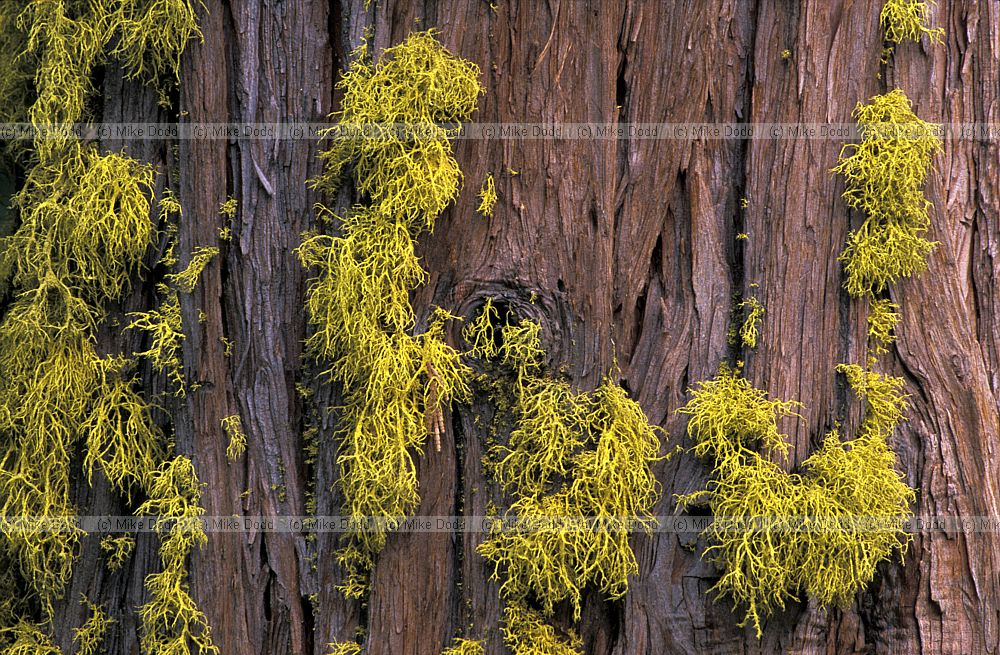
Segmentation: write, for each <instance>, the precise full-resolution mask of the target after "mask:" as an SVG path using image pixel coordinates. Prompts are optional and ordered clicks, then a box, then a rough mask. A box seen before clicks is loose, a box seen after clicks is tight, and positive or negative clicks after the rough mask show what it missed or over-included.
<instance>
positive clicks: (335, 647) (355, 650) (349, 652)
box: [326, 641, 364, 655]
mask: <svg viewBox="0 0 1000 655" xmlns="http://www.w3.org/2000/svg"><path fill="white" fill-rule="evenodd" d="M326 647H327V648H329V649H330V650H329V652H327V654H326V655H361V653H363V652H364V650H363V649H362V648H361V644H359V643H356V642H353V641H335V642H332V643H329V644H327V645H326Z"/></svg>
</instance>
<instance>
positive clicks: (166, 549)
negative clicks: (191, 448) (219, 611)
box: [136, 456, 219, 655]
mask: <svg viewBox="0 0 1000 655" xmlns="http://www.w3.org/2000/svg"><path fill="white" fill-rule="evenodd" d="M148 494H149V499H148V500H147V501H146V502H144V503H143V504H142V505H141V506H140V507H139V509H138V510H137V511H136V513H137V514H140V515H154V516H157V517H158V518H157V520H156V523H155V527H156V531H157V533H158V534H159V535H160V560H161V562H162V564H163V570H162V571H161V572H160V573H153V574H150V575H149V576H147V577H146V589H147V590H148V591H149V600H148V601H147V602H146V603H145V604H143V605H142V607H140V608H139V617H140V619H141V621H142V632H141V635H140V638H139V641H140V645H141V646H142V650H143V652H145V653H149V654H150V655H174V654H178V655H189V654H190V653H192V652H195V653H199V654H200V655H209V654H211V653H215V654H216V655H218V652H219V649H218V648H217V647H216V646H215V645H214V644H213V643H212V631H211V628H210V627H209V625H208V621H207V620H206V618H205V615H204V613H202V611H201V610H200V609H198V606H197V605H196V604H195V602H194V599H192V598H191V595H190V592H189V589H188V581H187V578H188V573H187V559H188V556H189V555H190V554H191V551H192V550H193V549H194V548H195V547H199V548H200V547H202V546H204V545H205V543H206V542H207V537H206V536H205V531H204V529H203V528H202V524H201V520H200V517H201V516H202V514H204V513H205V510H204V509H203V508H202V507H201V505H200V499H201V483H200V482H199V481H198V476H197V474H196V473H195V470H194V466H193V465H192V463H191V460H190V459H188V458H187V457H184V456H177V457H175V458H174V459H172V460H169V461H167V462H165V463H164V464H163V465H162V466H161V467H160V468H159V469H157V470H155V471H153V472H151V473H150V479H149V484H148ZM192 646H194V647H195V649H196V650H193V649H192Z"/></svg>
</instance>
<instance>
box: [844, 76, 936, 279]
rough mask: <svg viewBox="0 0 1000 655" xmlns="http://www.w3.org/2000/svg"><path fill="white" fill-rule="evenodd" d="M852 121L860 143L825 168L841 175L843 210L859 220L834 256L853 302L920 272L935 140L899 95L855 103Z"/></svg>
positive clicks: (926, 246)
mask: <svg viewBox="0 0 1000 655" xmlns="http://www.w3.org/2000/svg"><path fill="white" fill-rule="evenodd" d="M854 117H855V119H856V120H857V121H858V124H859V125H860V126H861V130H862V139H861V143H856V144H849V145H846V146H844V150H843V151H842V152H841V155H840V161H839V163H838V164H837V166H836V167H835V168H834V169H833V170H834V172H835V173H839V174H841V175H843V176H844V179H845V182H846V189H845V191H844V200H845V202H846V203H847V205H848V206H850V207H852V208H853V209H857V210H859V211H861V212H863V213H864V214H865V221H864V223H863V224H862V225H861V227H860V228H858V229H857V230H855V231H853V232H851V234H850V236H849V238H848V241H847V248H846V250H844V252H843V253H842V254H841V255H840V257H839V259H840V261H841V262H843V263H844V268H845V271H846V273H847V280H846V281H845V283H844V286H845V287H846V288H847V290H848V292H849V293H850V294H851V295H853V296H861V295H865V294H867V295H874V294H876V293H880V292H882V291H883V290H884V289H885V288H886V286H887V285H889V284H891V283H893V282H895V281H897V280H899V279H900V278H906V277H910V276H911V275H913V274H915V273H920V272H922V271H923V270H925V269H926V268H927V263H926V258H927V255H928V254H930V252H931V251H932V250H933V249H934V246H935V244H934V243H932V242H930V241H928V240H927V239H925V238H924V235H925V234H926V232H927V229H928V227H929V226H930V217H929V211H930V208H931V203H930V202H929V201H928V200H927V199H926V198H925V197H924V191H923V189H924V184H925V182H926V179H927V173H928V171H929V170H930V167H931V160H932V158H933V157H934V155H935V154H936V153H938V152H940V151H941V140H940V138H939V137H938V136H937V133H936V126H934V125H932V124H930V123H926V122H924V121H922V120H920V119H919V118H917V116H916V114H914V113H913V110H912V108H911V107H910V101H909V99H908V98H907V97H906V94H905V93H903V91H901V90H900V89H896V90H895V91H891V92H889V93H887V94H885V95H881V96H875V97H873V98H872V99H871V102H870V103H869V104H867V105H865V104H858V106H857V108H856V109H855V110H854ZM849 150H850V151H851V152H850V154H847V153H848V151H849Z"/></svg>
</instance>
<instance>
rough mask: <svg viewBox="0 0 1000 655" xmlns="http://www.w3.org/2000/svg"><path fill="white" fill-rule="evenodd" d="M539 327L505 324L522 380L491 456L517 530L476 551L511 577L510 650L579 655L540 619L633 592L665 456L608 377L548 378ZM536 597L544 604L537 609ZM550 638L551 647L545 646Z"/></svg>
mask: <svg viewBox="0 0 1000 655" xmlns="http://www.w3.org/2000/svg"><path fill="white" fill-rule="evenodd" d="M491 309H492V306H487V308H486V311H484V312H483V313H484V314H485V313H487V312H489V311H490V310H491ZM472 325H474V326H476V329H474V330H472V331H470V332H469V333H468V334H467V337H472V338H473V340H474V341H473V351H475V352H483V349H484V348H485V342H484V340H483V338H482V337H483V336H484V335H486V334H487V332H486V331H485V330H484V328H483V325H482V323H481V321H480V319H477V320H476V321H475V322H473V324H472ZM539 333H540V326H539V325H538V324H537V323H533V322H530V321H522V322H520V323H518V324H515V325H508V326H505V327H503V328H502V345H501V346H500V350H499V353H500V354H501V362H502V363H503V364H504V365H506V366H508V367H509V368H510V369H511V370H512V371H513V372H514V374H515V376H516V382H515V387H516V393H517V397H518V401H517V412H518V419H517V426H516V428H515V429H514V431H513V432H512V433H511V436H510V440H509V442H508V443H507V445H506V446H500V447H498V448H497V449H496V451H495V452H494V453H493V456H494V458H495V459H496V460H498V463H497V465H496V467H495V470H496V474H497V477H498V481H499V482H500V483H501V484H502V485H503V487H504V489H505V490H506V491H507V492H509V493H510V494H511V495H512V497H513V502H512V504H511V506H510V508H509V509H508V511H507V518H508V519H509V522H510V524H511V528H512V529H510V530H501V529H497V530H495V531H494V532H493V533H492V534H491V536H490V538H489V539H488V540H487V541H485V542H483V543H482V544H481V545H480V546H479V548H478V552H479V553H480V554H481V555H482V556H483V557H484V558H485V559H486V560H487V561H488V562H490V563H491V564H492V565H493V567H494V575H496V576H497V577H501V574H502V579H503V582H502V583H501V587H500V591H501V594H502V595H503V596H504V599H505V601H506V602H507V604H508V610H507V611H508V617H507V628H506V629H505V638H506V641H507V644H508V646H510V647H511V648H512V649H514V650H515V652H524V653H534V652H547V653H549V652H575V651H574V649H575V646H573V645H571V644H570V642H565V641H560V640H556V639H555V637H554V632H553V631H552V629H551V628H549V627H548V626H545V625H544V623H543V618H544V617H545V616H551V615H552V613H553V611H554V609H555V606H556V604H558V603H560V602H563V601H568V602H569V603H570V605H571V606H572V608H573V612H574V617H575V619H576V620H579V618H580V611H581V602H582V598H583V591H584V589H585V588H586V587H588V586H593V587H594V588H596V589H598V590H600V591H601V592H602V593H603V594H605V596H607V597H608V598H611V599H616V598H620V597H622V596H623V595H624V594H625V593H626V592H627V590H628V580H629V577H630V576H632V575H635V574H637V573H638V571H639V567H638V564H637V562H636V559H635V555H634V553H633V551H632V549H631V547H630V545H629V542H628V538H629V535H630V533H631V532H632V531H633V530H634V529H635V528H644V529H650V528H651V527H652V525H653V524H654V519H653V517H652V514H651V512H652V508H653V505H654V504H655V503H656V501H657V499H658V497H659V487H658V485H657V482H656V480H655V478H654V477H653V474H652V470H651V468H650V467H651V465H652V463H653V462H655V461H657V460H658V459H661V457H660V456H659V450H660V440H659V438H658V436H657V428H655V427H653V426H651V425H649V423H648V421H647V420H646V417H645V415H644V414H643V412H642V409H641V408H640V407H639V405H638V404H637V403H635V401H633V400H631V399H629V398H628V396H627V394H626V393H625V391H624V390H623V389H622V388H621V387H619V386H618V385H615V384H613V383H612V382H611V381H610V380H605V381H604V382H603V383H602V384H601V386H600V387H598V389H597V390H596V391H594V393H592V394H584V393H578V392H576V391H574V390H573V389H572V388H571V387H570V386H569V385H568V384H567V383H566V382H563V381H560V380H556V379H553V378H551V377H546V376H544V375H543V371H542V361H543V359H544V351H543V350H542V348H541V346H540V342H539ZM532 602H534V603H536V604H537V605H538V606H539V607H540V608H541V609H540V611H537V612H536V611H534V610H529V609H528V603H532ZM543 638H544V639H545V640H548V641H549V642H551V644H550V647H543V646H542V645H539V644H540V642H538V640H539V639H543ZM543 648H548V649H547V650H538V649H543ZM553 648H555V650H553ZM531 649H536V650H531ZM560 649H562V650H560Z"/></svg>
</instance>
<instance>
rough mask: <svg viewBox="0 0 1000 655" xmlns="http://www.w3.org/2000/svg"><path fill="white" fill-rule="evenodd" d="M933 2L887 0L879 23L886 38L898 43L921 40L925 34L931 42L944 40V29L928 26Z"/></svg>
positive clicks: (890, 41)
mask: <svg viewBox="0 0 1000 655" xmlns="http://www.w3.org/2000/svg"><path fill="white" fill-rule="evenodd" d="M930 4H933V2H930V3H929V2H922V1H921V0H886V3H885V6H883V7H882V12H881V14H879V23H880V24H881V25H882V29H883V30H884V31H885V40H886V41H888V42H889V43H893V44H898V43H902V42H903V41H914V42H916V43H919V42H920V39H921V37H923V35H924V34H926V35H927V36H928V38H929V39H930V41H931V43H943V42H944V29H943V28H940V27H938V28H934V29H931V28H929V27H927V23H928V21H929V19H930V7H929V6H928V5H930Z"/></svg>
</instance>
